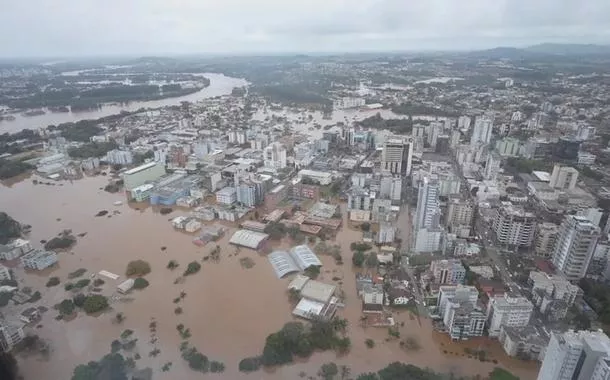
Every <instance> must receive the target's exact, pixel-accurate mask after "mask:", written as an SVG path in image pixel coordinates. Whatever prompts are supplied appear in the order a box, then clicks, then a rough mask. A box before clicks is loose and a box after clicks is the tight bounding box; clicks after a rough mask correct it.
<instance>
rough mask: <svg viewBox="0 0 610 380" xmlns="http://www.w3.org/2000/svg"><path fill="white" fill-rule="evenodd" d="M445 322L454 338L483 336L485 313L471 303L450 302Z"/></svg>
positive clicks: (464, 338)
mask: <svg viewBox="0 0 610 380" xmlns="http://www.w3.org/2000/svg"><path fill="white" fill-rule="evenodd" d="M443 323H444V324H445V328H446V330H447V333H448V334H449V336H450V337H451V339H452V340H467V339H468V338H472V337H477V336H483V332H484V331H485V314H484V313H483V312H482V311H480V310H479V309H477V308H475V307H473V306H471V305H461V304H459V303H454V302H448V304H447V307H446V309H445V314H444V315H443Z"/></svg>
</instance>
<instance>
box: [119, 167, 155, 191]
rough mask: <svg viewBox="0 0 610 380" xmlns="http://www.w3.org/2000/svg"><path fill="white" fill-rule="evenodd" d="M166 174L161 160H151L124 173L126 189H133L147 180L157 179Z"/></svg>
mask: <svg viewBox="0 0 610 380" xmlns="http://www.w3.org/2000/svg"><path fill="white" fill-rule="evenodd" d="M164 175H165V166H164V165H163V164H161V163H159V162H149V163H146V164H144V165H140V166H138V167H135V168H133V169H129V170H127V171H126V172H124V173H123V181H124V182H125V190H127V191H131V190H133V189H135V188H136V187H138V186H142V185H144V184H145V183H147V182H152V181H155V180H157V179H159V178H161V177H162V176H164Z"/></svg>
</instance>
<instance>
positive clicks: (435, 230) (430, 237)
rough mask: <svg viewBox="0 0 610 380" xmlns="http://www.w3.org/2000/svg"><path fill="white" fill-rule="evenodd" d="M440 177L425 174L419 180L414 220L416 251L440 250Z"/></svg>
mask: <svg viewBox="0 0 610 380" xmlns="http://www.w3.org/2000/svg"><path fill="white" fill-rule="evenodd" d="M438 193H439V186H438V179H436V178H432V179H431V178H430V177H428V176H425V177H424V178H422V179H421V181H420V182H419V193H418V198H417V209H416V211H415V220H414V221H413V232H414V235H415V245H414V250H415V252H434V251H438V250H440V247H441V246H440V243H441V236H442V229H441V228H440V218H441V210H440V206H439V201H438Z"/></svg>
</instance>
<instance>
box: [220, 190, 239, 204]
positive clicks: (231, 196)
mask: <svg viewBox="0 0 610 380" xmlns="http://www.w3.org/2000/svg"><path fill="white" fill-rule="evenodd" d="M216 202H217V203H219V204H224V205H232V204H233V203H235V202H237V191H236V190H235V188H234V187H225V188H223V189H220V190H218V191H217V192H216Z"/></svg>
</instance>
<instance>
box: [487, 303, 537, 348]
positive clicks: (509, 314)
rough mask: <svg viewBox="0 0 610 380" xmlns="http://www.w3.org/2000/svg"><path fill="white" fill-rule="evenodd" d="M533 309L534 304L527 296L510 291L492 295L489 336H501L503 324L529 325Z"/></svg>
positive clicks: (488, 316) (488, 313) (488, 320)
mask: <svg viewBox="0 0 610 380" xmlns="http://www.w3.org/2000/svg"><path fill="white" fill-rule="evenodd" d="M533 311H534V305H533V304H532V303H531V302H530V301H529V300H528V299H527V298H525V297H522V296H519V295H510V294H509V293H506V294H504V295H502V296H496V297H492V298H491V299H490V300H489V302H488V304H487V322H488V331H489V336H491V337H497V336H499V335H500V329H501V327H502V326H506V327H524V326H527V324H528V323H529V321H530V318H531V316H532V312H533Z"/></svg>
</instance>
